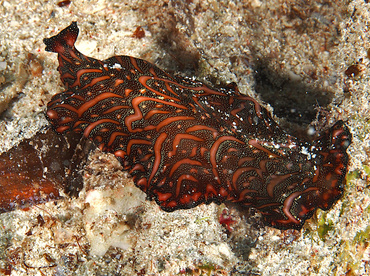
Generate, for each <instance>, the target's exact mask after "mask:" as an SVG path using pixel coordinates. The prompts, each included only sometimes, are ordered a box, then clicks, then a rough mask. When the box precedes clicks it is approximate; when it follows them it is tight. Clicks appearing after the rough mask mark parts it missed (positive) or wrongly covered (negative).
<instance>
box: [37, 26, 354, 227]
mask: <svg viewBox="0 0 370 276" xmlns="http://www.w3.org/2000/svg"><path fill="white" fill-rule="evenodd" d="M77 36H78V28H77V24H76V23H75V22H74V23H72V24H71V25H70V26H69V27H67V28H66V29H64V30H63V31H61V32H60V33H59V34H58V35H56V36H54V37H52V38H49V39H45V40H44V42H45V44H46V45H47V47H46V50H48V51H52V52H57V53H58V59H59V67H58V70H59V72H60V75H61V79H62V82H63V83H64V85H65V86H66V91H64V92H62V93H59V94H57V95H55V96H54V97H53V98H52V99H51V101H50V102H49V103H48V108H47V113H46V114H47V118H48V119H49V121H50V122H51V124H52V125H53V126H54V128H55V130H56V131H57V132H59V133H66V132H69V131H74V132H82V133H83V135H84V136H85V137H87V138H89V139H91V140H93V141H94V142H95V144H96V145H97V146H98V147H99V148H100V149H101V150H102V151H105V152H111V153H113V154H115V156H116V158H117V159H118V160H119V161H120V162H121V164H122V165H123V167H124V169H125V170H127V171H128V172H129V173H130V174H131V175H132V177H133V180H134V182H135V184H136V185H137V186H138V187H139V188H140V189H142V190H143V191H144V192H146V193H147V195H148V197H149V198H150V199H154V200H155V201H156V202H157V203H158V205H159V206H160V207H161V208H162V209H163V210H165V211H174V210H177V209H180V208H191V207H194V206H196V205H199V204H201V203H211V202H215V203H218V204H219V203H221V202H225V201H230V202H235V203H238V204H239V205H240V206H244V207H246V208H249V207H254V208H257V209H259V210H260V211H261V212H262V213H263V214H264V218H265V219H266V221H267V222H268V223H269V224H270V225H272V226H274V227H277V228H282V229H286V228H301V227H302V225H303V223H304V221H305V220H306V219H307V218H309V217H310V216H311V215H312V213H313V212H314V210H315V209H316V208H322V209H327V208H329V207H330V206H331V205H332V204H333V203H334V202H335V201H336V200H337V199H338V198H339V197H340V196H341V194H342V191H343V186H344V184H345V179H344V178H345V174H346V172H347V163H348V157H347V154H346V148H347V147H348V145H349V144H350V138H351V137H350V133H349V131H348V129H347V127H346V126H345V124H344V123H343V122H342V121H338V122H337V123H336V124H335V125H334V126H333V127H331V128H330V129H328V130H327V131H325V132H323V133H322V135H321V136H320V137H319V138H318V140H317V141H315V143H313V144H308V143H302V142H300V141H298V140H297V139H296V138H294V137H292V136H290V135H288V134H286V133H285V132H284V131H282V130H281V129H280V127H279V126H278V125H277V124H276V123H275V122H274V121H273V120H272V118H271V116H270V114H269V113H268V112H267V110H266V109H265V108H263V107H262V106H261V105H260V104H259V103H258V102H257V101H256V100H255V99H253V98H251V97H248V96H246V95H243V94H241V93H239V91H238V90H237V88H236V87H235V86H234V85H231V86H230V87H227V88H222V89H214V88H210V87H208V86H206V85H205V84H203V83H201V82H199V81H195V80H193V79H190V78H181V77H178V76H172V75H170V74H168V73H166V72H165V71H163V70H161V69H159V68H158V67H156V66H155V65H153V64H150V63H149V62H147V61H144V60H141V59H137V58H133V57H129V56H115V57H111V58H109V59H107V60H103V61H100V60H96V59H93V58H90V57H87V56H85V55H83V54H81V53H80V52H78V51H77V49H76V48H75V46H74V43H75V40H76V39H77Z"/></svg>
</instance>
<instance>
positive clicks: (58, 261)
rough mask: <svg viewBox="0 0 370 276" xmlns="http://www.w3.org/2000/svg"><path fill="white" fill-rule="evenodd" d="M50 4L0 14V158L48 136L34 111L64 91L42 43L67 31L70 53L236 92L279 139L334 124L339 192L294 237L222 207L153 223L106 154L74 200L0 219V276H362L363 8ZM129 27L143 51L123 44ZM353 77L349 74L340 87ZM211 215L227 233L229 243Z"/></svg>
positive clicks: (21, 4)
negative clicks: (128, 59)
mask: <svg viewBox="0 0 370 276" xmlns="http://www.w3.org/2000/svg"><path fill="white" fill-rule="evenodd" d="M58 2H59V1H0V22H1V24H0V25H1V27H0V109H1V112H2V115H1V119H0V150H1V151H7V150H8V149H9V148H11V147H12V146H14V145H16V144H17V143H18V142H19V141H21V140H22V139H24V138H30V137H32V136H33V135H34V134H35V133H36V132H37V131H39V130H40V129H41V128H42V127H44V126H45V125H47V124H48V123H47V121H46V119H45V118H44V115H43V112H44V111H45V103H46V102H48V101H49V100H50V98H51V97H52V95H54V94H55V93H58V92H60V91H62V90H63V87H62V84H61V81H60V80H59V75H58V72H57V70H56V68H57V57H56V54H53V53H48V52H45V50H44V45H43V43H42V39H43V38H45V37H50V36H52V35H55V34H56V33H57V32H58V31H60V30H61V29H63V28H65V27H66V26H68V25H69V24H70V23H71V22H72V21H77V22H78V25H79V27H80V36H79V38H78V42H77V44H76V46H77V48H78V49H79V50H80V51H81V52H82V53H84V54H86V55H88V56H92V57H95V58H99V59H104V58H108V57H110V56H112V55H118V54H125V55H132V56H135V57H139V58H143V59H146V60H148V61H150V62H153V63H155V64H156V65H158V66H160V67H161V68H163V69H165V70H168V71H170V72H173V73H180V74H183V75H187V76H195V77H196V78H198V79H200V80H203V81H205V82H207V83H213V84H217V85H222V84H226V83H229V82H236V83H238V86H239V89H240V91H241V92H242V93H246V94H249V95H251V96H253V97H256V98H257V99H259V101H260V102H263V103H264V104H265V106H267V107H268V109H269V110H270V111H272V112H273V114H274V118H275V119H276V120H277V121H279V123H280V124H281V125H282V126H283V127H284V128H285V129H286V130H287V131H288V132H291V133H296V134H298V135H302V133H303V135H304V132H305V131H306V129H308V126H309V124H311V126H313V127H315V128H316V130H322V129H323V128H326V127H328V126H330V125H331V124H333V123H334V122H335V121H336V120H338V119H342V120H344V121H346V122H347V124H348V126H349V128H350V130H351V132H352V135H353V138H352V141H353V142H352V144H351V146H350V147H349V148H348V153H349V156H350V164H349V174H348V177H347V179H348V183H347V185H346V190H345V193H344V195H343V197H342V199H341V200H339V201H338V202H337V203H336V204H335V205H334V207H333V208H332V209H331V210H329V211H327V212H323V211H318V212H317V213H316V215H315V216H314V217H313V218H312V219H310V220H309V221H307V222H306V224H305V225H304V227H303V229H302V230H301V231H293V230H292V231H280V230H277V229H273V228H270V227H264V226H263V224H262V222H261V218H260V217H259V215H258V214H255V213H254V212H250V215H249V216H240V215H239V213H238V212H237V211H235V210H233V209H229V210H228V209H227V207H226V206H224V205H221V206H217V205H215V204H211V205H201V206H198V207H197V208H193V209H190V210H179V211H176V212H173V213H166V212H164V211H161V210H160V209H159V207H158V206H157V205H156V204H155V203H154V202H149V201H146V200H145V194H144V193H142V192H141V191H140V190H139V189H138V188H136V187H135V186H134V185H133V183H132V182H131V181H130V180H128V179H127V175H126V174H125V173H124V172H121V171H120V166H119V164H118V162H117V161H115V159H114V158H113V157H112V156H111V155H109V154H102V153H101V152H99V151H95V152H93V153H92V154H91V155H90V159H89V163H88V165H87V167H86V169H85V171H84V181H85V185H86V187H89V188H88V190H87V189H84V190H83V191H82V192H81V193H80V196H79V197H78V198H71V199H65V200H59V201H57V202H49V203H46V204H40V205H38V206H33V207H31V208H30V209H29V210H27V211H25V210H18V211H13V212H9V213H4V214H1V215H0V271H2V272H0V273H3V274H4V275H7V274H9V273H10V275H14V276H15V275H370V247H369V235H370V225H369V222H370V220H369V212H370V205H369V204H370V196H369V190H368V185H369V174H370V164H369V156H368V154H369V152H370V143H369V141H370V121H369V117H370V109H369V93H368V90H369V84H370V83H369V81H370V77H369V74H370V71H369V62H370V60H369V58H370V54H369V53H370V41H369V34H368V26H369V23H370V13H369V9H370V4H367V2H368V1H363V0H357V1H352V2H351V1H348V2H347V1H287V0H285V1H283V0H272V1H259V0H245V1H211V0H202V1H197V0H194V1H166V0H164V1H163V0H161V1H129V0H128V1H122V2H120V1H109V0H105V1H104V0H100V1H87V0H81V1H78V0H76V1H71V3H70V5H68V6H64V7H59V6H58ZM138 26H141V27H142V28H143V29H144V31H145V37H143V38H141V39H139V38H136V37H133V35H132V34H133V32H134V31H135V29H136V28H137V27H138ZM30 53H31V54H32V55H33V56H30V55H29V54H30ZM352 65H354V66H355V67H356V68H357V69H359V73H358V74H356V76H347V75H346V74H345V71H346V69H347V68H349V67H350V66H352ZM355 67H352V68H355ZM306 111H307V112H306ZM317 111H319V115H318V116H316V112H317ZM221 212H229V214H230V216H232V217H233V219H234V220H235V223H234V224H232V225H231V227H232V229H230V231H229V230H228V229H227V228H226V227H225V226H224V225H221V224H220V223H219V216H220V213H221ZM40 216H41V217H42V219H43V221H44V223H38V222H39V221H40ZM38 218H39V219H38ZM30 230H31V231H30Z"/></svg>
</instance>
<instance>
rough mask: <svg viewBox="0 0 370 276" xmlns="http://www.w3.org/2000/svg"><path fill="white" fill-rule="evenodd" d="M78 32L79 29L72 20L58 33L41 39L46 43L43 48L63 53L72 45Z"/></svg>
mask: <svg viewBox="0 0 370 276" xmlns="http://www.w3.org/2000/svg"><path fill="white" fill-rule="evenodd" d="M78 32H79V30H78V27H77V22H75V21H74V22H72V24H71V25H69V26H68V27H67V28H65V29H64V30H63V31H61V32H60V33H59V34H57V35H55V36H53V37H50V38H45V39H44V40H43V41H44V43H45V44H46V48H45V50H46V51H48V52H54V53H59V54H63V53H65V52H66V51H67V50H68V49H71V48H73V47H74V44H75V42H76V39H77V36H78Z"/></svg>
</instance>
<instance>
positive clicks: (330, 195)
mask: <svg viewBox="0 0 370 276" xmlns="http://www.w3.org/2000/svg"><path fill="white" fill-rule="evenodd" d="M350 144H351V133H350V132H349V129H348V127H347V126H346V125H345V123H344V122H343V121H338V122H336V123H335V124H334V125H333V126H332V127H331V128H329V129H328V130H326V131H324V132H322V133H321V134H320V136H319V137H318V138H317V139H316V141H314V145H313V148H312V158H313V160H314V169H315V170H314V175H313V178H312V180H311V181H312V182H311V183H310V181H308V182H306V183H305V186H304V189H303V191H301V192H299V196H298V197H296V202H295V204H292V208H291V209H290V213H291V215H292V216H293V217H294V218H296V219H297V221H296V225H294V224H293V225H279V224H277V225H275V227H278V228H281V229H286V228H296V229H301V228H302V226H303V224H304V222H305V220H306V219H309V218H311V217H312V215H313V213H314V212H315V210H316V209H317V208H320V209H322V210H328V209H329V208H331V207H332V206H333V205H334V204H335V203H336V202H337V201H338V200H339V198H340V197H341V196H342V194H343V191H344V187H345V184H346V178H345V177H346V174H347V169H348V155H347V148H348V146H349V145H350Z"/></svg>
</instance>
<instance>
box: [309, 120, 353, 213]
mask: <svg viewBox="0 0 370 276" xmlns="http://www.w3.org/2000/svg"><path fill="white" fill-rule="evenodd" d="M351 138H352V136H351V133H350V132H349V129H348V127H347V126H346V125H345V123H344V122H343V121H338V122H336V123H335V124H334V125H333V126H332V127H331V128H330V129H328V130H326V131H324V132H323V133H321V135H320V137H319V138H318V139H317V140H316V144H315V147H316V149H317V152H318V154H319V155H320V156H321V158H320V159H321V160H320V163H321V164H319V166H318V168H317V170H316V175H315V177H314V182H316V183H317V184H318V188H319V189H320V197H319V198H320V199H319V202H318V207H319V208H320V209H323V210H327V209H329V208H330V207H331V206H332V205H333V204H334V203H335V202H336V201H337V200H338V199H339V198H340V197H341V195H342V193H343V189H344V186H345V184H346V179H345V177H346V174H347V166H348V155H347V148H348V146H349V145H350V144H351Z"/></svg>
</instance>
